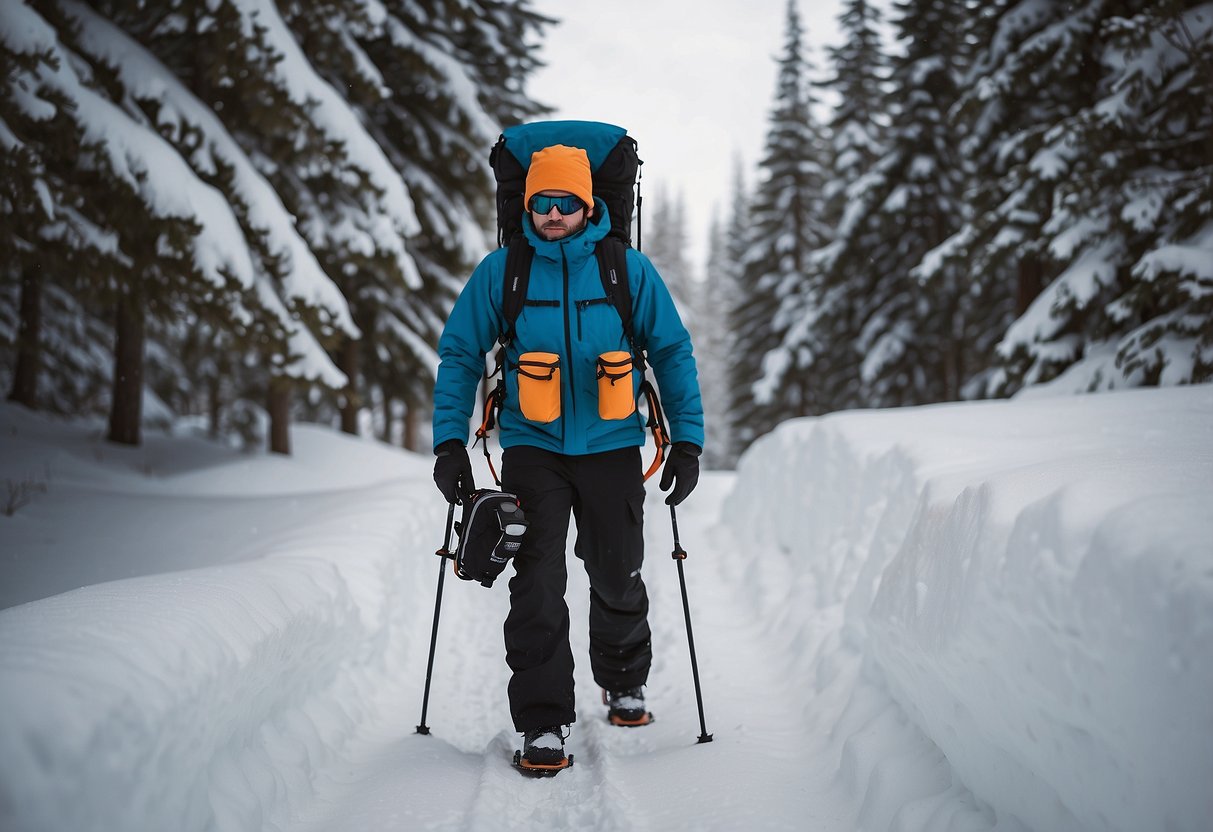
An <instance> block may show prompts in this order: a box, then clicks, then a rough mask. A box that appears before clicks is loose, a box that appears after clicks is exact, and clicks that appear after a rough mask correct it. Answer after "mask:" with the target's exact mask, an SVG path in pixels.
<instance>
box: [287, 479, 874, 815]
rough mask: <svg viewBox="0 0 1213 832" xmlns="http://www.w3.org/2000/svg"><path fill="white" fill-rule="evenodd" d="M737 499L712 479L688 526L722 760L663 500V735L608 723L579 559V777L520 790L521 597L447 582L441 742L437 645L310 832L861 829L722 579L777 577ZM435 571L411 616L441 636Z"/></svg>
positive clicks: (387, 709)
mask: <svg viewBox="0 0 1213 832" xmlns="http://www.w3.org/2000/svg"><path fill="white" fill-rule="evenodd" d="M731 483H732V478H731V477H728V476H724V475H709V476H707V477H705V479H704V482H702V483H701V486H700V488H699V489H698V490H697V491H696V492H695V495H694V496H693V497H692V498H691V499H690V500H689V501H688V502H687V503H685V504H684V506H683V507H682V509H681V511H680V514H679V531H680V536H681V540H682V544H683V547H684V548H685V549H687V551H688V553H689V557H688V560H687V561H686V562H685V570H686V575H687V591H688V596H689V598H690V602H691V608H692V623H693V625H694V633H695V637H696V648H697V653H698V657H699V663H700V674H701V682H702V686H703V690H704V699H705V705H704V707H705V712H706V716H707V725H708V731H709V732H710V733H713V734H714V736H715V740H714V741H713V742H712V743H706V744H699V743H697V739H698V736H699V722H698V711H697V708H696V703H695V695H694V686H693V681H692V674H691V668H690V660H689V653H688V649H687V639H686V626H685V622H684V616H683V611H682V601H681V594H680V590H679V585H678V577H677V566H676V564H675V563H674V561H673V560H672V558H671V557H670V551H671V550H672V536H671V529H670V522H669V512H668V509H667V508H666V506H665V505H664V504H663V503H662V502H661V498H662V497H663V496H664V495H662V494H660V493H659V492H658V491H657V489H656V488H652V487H650V495H649V500H648V503H647V505H646V513H647V516H646V547H647V548H646V563H645V568H644V574H645V581H646V584H647V585H648V589H649V595H650V602H651V610H652V611H651V626H652V629H653V644H654V665H653V672H652V675H651V677H650V680H649V686H648V701H649V705H650V708H651V709H652V710H653V711H654V713H655V715H656V721H655V722H654V723H653V724H652V725H649V726H646V727H644V728H637V729H624V728H618V727H615V726H612V725H610V724H608V723H607V722H606V719H605V715H606V709H605V707H604V706H603V705H602V702H601V698H600V692H599V689H598V687H597V686H596V685H595V684H594V682H593V679H592V678H591V676H590V673H589V667H588V665H589V662H588V659H587V658H586V657H587V656H588V653H587V650H588V644H587V633H586V626H585V621H586V616H587V615H588V591H589V586H588V582H587V581H586V578H585V573H584V570H582V569H581V566H580V562H579V561H577V560H576V559H575V558H574V557H573V556H572V555H570V556H569V589H568V592H567V598H568V600H569V607H570V615H571V619H572V639H573V651H574V657H575V659H576V660H577V671H576V682H577V712H578V721H577V723H576V724H575V725H574V726H573V730H572V734H571V736H570V738H569V740H568V742H567V744H566V748H567V750H568V751H569V752H570V753H572V754H573V755H574V758H575V764H574V766H573V767H572V768H571V769H569V770H567V771H565V772H562V773H561V774H560V775H558V776H556V777H554V778H550V779H539V780H536V779H529V778H524V777H522V776H521V775H519V774H518V773H517V772H516V771H514V769H513V768H512V767H511V766H510V764H509V763H510V759H511V757H512V755H513V753H514V750H515V749H516V748H518V747H520V745H519V744H520V737H519V736H518V735H517V734H516V733H514V732H513V730H512V727H511V722H510V717H509V708H508V704H507V702H506V699H505V691H506V683H507V681H508V678H509V675H508V670H507V668H506V667H505V662H504V654H503V650H504V648H503V645H502V639H501V624H502V622H503V621H504V619H505V615H506V612H507V610H508V606H509V605H508V592H507V590H506V587H505V586H504V582H503V581H498V583H497V584H496V585H495V586H494V587H493V588H491V589H485V588H483V587H481V586H479V585H478V584H474V583H464V582H461V581H458V580H452V579H451V578H450V575H449V571H448V577H447V580H446V581H445V589H444V594H443V606H442V620H441V624H440V627H439V636H438V656H437V659H436V660H435V668H434V681H433V688H432V692H431V699H430V708H429V713H428V717H427V720H426V721H427V723H428V724H429V726H430V728H431V730H432V732H433V733H432V734H431V735H430V736H421V735H418V734H417V733H415V726H416V725H417V722H418V716H419V714H420V709H421V697H422V684H423V679H424V673H425V658H426V656H425V650H424V647H425V646H426V645H425V643H424V642H425V640H424V639H415V640H414V646H415V648H423V649H415V650H414V651H413V656H412V659H413V661H412V664H413V671H414V672H413V674H412V675H411V677H410V678H409V679H406V680H401V682H402V684H401V686H400V689H399V690H398V691H393V692H391V693H387V692H383V693H381V694H380V696H379V710H380V712H381V713H380V714H379V719H378V720H377V721H376V723H375V724H374V725H373V726H372V727H370V728H368V730H366V731H364V732H363V733H362V735H361V736H360V738H359V741H358V742H357V749H356V750H355V751H353V752H351V754H350V759H349V762H348V763H347V764H346V765H344V766H342V767H340V768H339V769H338V770H335V771H331V772H327V774H328V776H329V777H330V778H331V779H330V780H329V781H328V782H327V783H325V784H323V785H322V786H321V787H320V794H319V796H318V798H317V799H316V801H315V803H314V805H313V806H312V807H310V808H309V809H308V811H307V812H306V815H307V820H306V822H304V823H302V824H300V825H299V826H298V827H295V828H297V829H299V830H308V832H321V830H331V829H337V828H358V829H387V828H399V829H450V830H455V829H473V830H500V829H527V830H533V829H536V828H540V829H595V830H635V829H671V828H695V829H722V830H725V829H744V828H753V825H754V824H755V823H758V824H759V825H760V826H761V827H762V828H764V829H806V828H812V829H815V830H833V829H838V830H843V829H850V828H853V826H850V825H848V824H847V823H844V822H842V820H841V818H844V817H846V816H847V811H846V809H845V807H843V806H839V805H837V798H836V797H833V796H831V794H830V793H829V787H830V784H831V782H832V779H833V774H834V772H833V771H832V770H831V766H830V765H829V764H828V763H827V762H825V761H824V760H823V758H822V756H821V754H820V744H819V743H815V742H814V741H813V738H812V736H811V735H810V733H809V728H808V725H807V723H806V721H805V719H804V696H803V694H798V693H797V692H796V691H795V690H791V689H789V688H788V686H787V677H786V674H785V673H782V672H781V671H782V670H783V669H784V668H785V667H786V664H787V657H786V656H781V655H778V654H777V653H776V652H774V651H772V649H771V648H770V647H769V646H768V645H767V644H766V642H765V640H764V637H763V632H762V630H761V628H760V627H759V626H758V625H757V623H756V622H757V619H756V612H757V611H756V610H754V609H752V608H749V607H748V606H747V605H746V604H745V603H744V602H743V599H742V597H741V596H740V595H739V594H738V593H737V592H735V591H732V590H731V589H730V586H731V582H730V581H729V580H728V579H727V578H726V577H725V575H724V573H723V571H722V570H721V568H720V566H721V561H722V560H726V559H733V560H739V561H744V562H747V563H748V564H749V566H750V567H751V568H756V569H757V568H761V557H762V553H761V552H758V551H755V550H754V548H753V547H752V546H751V545H746V544H745V543H744V542H739V541H734V540H731V539H729V536H728V535H727V533H725V532H723V531H722V530H721V529H720V528H717V526H718V522H717V520H718V517H719V515H720V512H721V510H722V507H723V506H722V504H723V501H724V498H725V496H726V493H727V491H728V490H729V488H730V487H731ZM437 502H439V503H440V500H439V501H437ZM427 528H432V529H434V532H433V534H432V535H431V538H430V539H427V540H425V541H424V543H425V544H430V543H432V544H435V545H429V546H426V545H423V543H422V542H419V544H418V547H417V552H415V553H410V556H413V555H415V556H416V557H418V558H425V557H426V556H427V554H428V552H430V551H432V550H433V549H435V548H437V546H436V543H437V542H440V538H441V528H442V517H441V514H440V513H437V512H433V513H430V514H429V517H428V523H427ZM572 533H573V531H572V530H571V531H570V548H571V541H572ZM429 558H430V560H432V561H435V562H436V560H437V559H436V558H434V557H433V556H432V555H430V556H429ZM426 566H427V567H429V568H427V569H426V574H428V575H430V576H431V577H432V579H433V580H432V581H430V583H429V586H428V587H421V588H419V589H418V592H417V595H416V598H415V599H413V600H415V601H416V602H417V603H416V610H415V612H416V614H415V615H414V616H413V618H414V625H413V626H414V627H415V630H416V632H418V633H420V632H422V631H425V632H426V633H427V634H428V631H429V625H430V615H431V613H432V604H433V595H434V590H435V588H436V584H437V566H436V563H435V564H430V563H429V562H428V561H427V562H426ZM508 574H509V573H508V572H507V575H506V576H503V578H504V577H508ZM427 593H428V594H427Z"/></svg>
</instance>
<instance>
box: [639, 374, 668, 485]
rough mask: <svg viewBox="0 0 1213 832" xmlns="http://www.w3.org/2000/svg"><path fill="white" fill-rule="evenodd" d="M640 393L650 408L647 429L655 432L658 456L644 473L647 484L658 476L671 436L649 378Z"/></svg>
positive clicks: (659, 401) (654, 438)
mask: <svg viewBox="0 0 1213 832" xmlns="http://www.w3.org/2000/svg"><path fill="white" fill-rule="evenodd" d="M640 392H641V393H643V394H644V398H645V401H646V402H647V403H648V406H649V420H648V422H647V423H646V424H645V427H647V428H648V429H649V430H651V431H652V432H653V442H654V444H655V445H657V455H656V456H654V457H653V462H652V464H650V465H649V470H647V471H645V472H644V479H645V482H648V479H649V477H651V476H653V475H654V474H656V473H657V471H658V470H659V469H660V468H661V463H662V461H663V460H664V459H665V449H666V448H668V447H669V446H670V435H669V433H668V432H667V431H666V427H665V414H664V413H662V411H661V400H660V399H658V398H657V390H656V389H655V388H654V387H653V385H652V384H651V383H650V382H649V380H648V379H647V378H646V379H645V380H644V381H642V382H640Z"/></svg>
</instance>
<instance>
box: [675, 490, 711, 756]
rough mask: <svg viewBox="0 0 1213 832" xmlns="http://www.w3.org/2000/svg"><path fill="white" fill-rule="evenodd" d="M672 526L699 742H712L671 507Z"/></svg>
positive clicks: (681, 551)
mask: <svg viewBox="0 0 1213 832" xmlns="http://www.w3.org/2000/svg"><path fill="white" fill-rule="evenodd" d="M670 525H671V526H672V527H673V529H674V551H673V552H672V553H671V555H670V557H672V558H674V560H675V561H677V562H678V583H679V584H680V585H681V586H682V612H683V614H684V615H685V616H686V620H687V646H688V647H690V648H691V675H692V676H694V677H695V703H696V704H697V705H698V706H699V742H701V743H703V742H711V741H712V735H711V734H709V733H708V726H707V723H706V722H705V721H704V718H703V692H702V691H701V690H700V689H699V662H698V661H696V660H695V634H694V633H693V632H691V604H690V602H689V601H688V600H687V579H686V574H685V573H684V572H683V569H682V562H683V561H684V560H686V559H687V552H686V549H683V548H682V544H681V543H679V542H678V514H677V513H676V512H675V511H674V506H670Z"/></svg>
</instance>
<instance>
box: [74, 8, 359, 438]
mask: <svg viewBox="0 0 1213 832" xmlns="http://www.w3.org/2000/svg"><path fill="white" fill-rule="evenodd" d="M54 5H55V6H56V7H58V8H60V9H62V11H63V13H64V15H65V17H66V18H68V19H69V20H70V25H71V27H72V29H73V31H74V32H77V34H76V35H74V36H73V40H74V42H75V45H76V47H75V48H76V49H77V50H78V51H80V52H81V53H82V54H85V55H87V56H88V57H89V59H90V60H92V61H93V62H94V63H96V64H98V65H103V66H106V67H108V68H110V70H111V71H112V73H113V80H114V83H116V84H120V85H121V87H122V88H123V89H124V90H125V92H124V96H125V99H124V100H126V101H127V102H128V104H127V106H128V107H129V108H130V109H131V111H132V113H133V114H134V115H135V116H136V117H137V118H140V119H141V120H143V121H145V122H147V123H148V124H149V125H151V126H153V127H154V129H155V130H156V131H157V132H158V133H159V134H160V135H162V136H163V137H164V139H165V140H166V141H168V142H169V143H171V144H172V145H173V147H174V148H175V149H176V150H177V152H178V153H180V154H181V157H182V158H183V159H184V160H185V161H186V162H187V163H188V165H189V167H190V170H191V173H192V174H193V175H194V176H197V177H198V178H200V179H201V180H203V181H204V182H205V183H206V184H207V185H209V186H211V187H213V188H215V189H218V191H219V192H221V193H222V196H223V198H224V199H225V200H226V206H225V207H226V209H227V213H234V214H235V218H236V219H237V221H238V222H239V225H240V229H241V231H242V234H240V235H238V236H237V235H233V236H232V237H231V239H230V240H229V245H232V244H233V243H235V244H236V245H237V246H240V247H242V248H243V251H242V252H241V254H242V259H243V260H244V261H245V263H246V265H247V267H248V270H249V272H250V274H249V275H248V276H247V279H246V280H245V281H243V292H242V294H243V297H242V298H241V299H240V302H239V303H238V304H237V305H235V306H233V305H232V304H231V303H228V304H215V303H213V302H212V299H211V298H210V297H207V296H206V295H203V296H202V297H200V298H199V299H198V302H196V303H194V304H193V305H192V307H191V314H190V315H189V316H187V317H185V318H184V319H182V320H177V321H172V322H171V323H170V325H169V326H168V327H166V328H165V329H164V330H163V331H161V332H159V333H154V335H156V336H157V337H158V338H159V339H160V341H161V342H162V343H163V345H164V346H165V349H163V350H160V351H159V352H158V353H157V354H158V355H160V356H163V357H165V358H169V359H171V360H170V362H169V365H168V366H165V365H163V364H161V363H153V365H152V368H151V369H152V370H153V371H157V370H158V371H159V372H157V373H155V374H154V375H153V376H150V377H149V381H152V382H154V383H155V386H156V387H157V388H158V389H159V390H160V392H162V393H168V394H171V395H172V396H173V397H174V398H181V399H183V400H186V401H188V400H189V399H190V397H191V396H190V394H191V392H192V391H191V389H190V388H191V385H190V384H189V383H188V382H187V381H186V380H187V379H189V378H190V377H191V376H194V375H199V374H201V375H203V376H205V375H206V374H207V372H209V371H213V370H214V369H215V368H217V367H222V366H224V365H227V366H229V367H232V368H243V372H244V374H246V375H247V376H251V378H250V379H249V381H248V382H247V383H248V384H251V385H252V386H254V387H256V388H259V390H260V391H261V395H262V396H264V395H265V393H264V391H265V390H266V389H267V388H269V389H270V401H271V403H274V404H276V407H271V408H270V411H271V431H270V435H271V444H272V447H273V449H274V450H278V451H280V452H287V451H288V450H289V436H288V434H287V423H288V421H289V414H288V413H287V412H286V411H285V408H284V407H283V405H284V399H283V395H284V393H285V392H287V391H288V390H289V389H290V387H291V386H292V384H294V383H302V384H311V383H314V382H321V383H323V384H325V385H328V386H337V387H340V386H341V385H342V384H344V381H345V378H344V376H343V374H342V373H341V372H340V371H339V370H338V369H337V368H336V367H335V366H334V365H333V363H332V361H331V360H330V359H329V357H328V355H327V354H326V353H325V350H324V348H323V346H322V343H321V342H323V343H331V342H332V341H333V340H335V339H336V337H337V335H338V333H342V332H344V333H347V334H349V333H356V332H357V329H356V327H355V326H354V324H353V320H352V318H351V316H350V314H349V310H348V307H347V305H346V303H345V300H344V299H343V298H342V296H341V294H340V293H339V292H338V291H337V289H336V287H335V286H334V285H333V283H332V281H331V279H330V278H329V277H328V275H327V274H326V273H325V272H324V270H323V269H322V268H321V267H320V264H319V263H317V261H316V258H315V257H314V255H313V254H312V251H311V250H310V249H309V247H308V245H307V243H306V242H304V240H303V239H302V238H301V237H300V236H299V234H298V232H297V231H296V229H295V227H294V217H293V216H292V215H291V213H289V212H288V211H287V209H286V208H285V206H284V205H283V204H282V200H281V198H280V196H279V193H278V192H277V191H276V190H275V188H274V187H273V186H272V185H271V184H270V182H269V181H268V180H267V179H266V177H265V176H264V175H263V174H262V172H261V171H259V170H258V168H257V166H256V165H254V163H253V161H252V160H251V159H250V157H249V156H248V155H247V154H246V152H245V150H244V148H242V147H241V145H240V144H239V143H238V141H237V140H236V138H235V136H234V135H233V133H232V131H229V130H228V129H227V127H226V125H225V124H224V122H223V121H221V120H220V119H219V118H217V117H216V112H217V111H218V110H221V109H222V105H223V103H224V102H223V97H222V93H217V92H216V91H217V90H226V89H230V88H233V87H236V86H240V85H236V84H233V83H232V82H231V79H232V78H233V77H238V78H241V79H243V81H244V84H245V85H255V84H257V83H259V81H260V80H262V79H263V77H264V76H265V75H266V74H267V73H269V72H270V69H269V64H270V63H272V62H273V61H274V60H277V59H275V58H273V57H272V56H269V55H268V54H267V53H269V52H270V50H269V49H263V51H262V53H260V55H261V57H262V63H261V64H260V65H258V64H257V63H256V61H257V58H258V54H259V53H257V52H255V51H254V50H243V51H242V52H241V53H240V58H241V59H242V60H244V61H245V63H244V64H237V65H235V66H232V65H227V64H224V63H223V61H222V60H220V61H219V62H218V63H217V64H208V63H207V60H208V58H207V57H203V56H210V57H215V56H218V57H220V58H221V59H226V58H231V57H232V54H231V53H225V52H224V51H223V48H228V49H231V47H232V44H231V43H230V42H227V41H225V40H223V39H222V38H221V39H220V40H219V41H218V42H217V43H216V44H214V45H215V46H216V48H215V50H214V51H213V52H208V50H206V49H203V48H197V47H194V48H177V47H182V46H183V45H185V46H189V45H190V44H191V40H190V39H191V37H192V36H193V35H197V34H198V33H199V32H206V31H208V30H209V29H208V27H210V26H211V24H212V23H215V22H216V21H217V20H221V21H223V22H224V23H225V24H226V25H227V26H228V33H229V34H231V33H232V32H236V31H239V30H240V26H241V17H240V10H239V9H235V8H230V7H225V6H216V9H215V11H216V17H214V18H212V17H210V16H209V10H208V9H205V8H202V7H201V6H200V5H199V4H196V3H194V4H191V3H188V2H179V3H175V4H172V5H171V6H170V7H168V8H159V9H157V10H155V12H154V13H150V14H149V13H147V12H148V10H146V9H144V8H143V7H142V6H140V5H138V4H131V3H126V2H112V3H98V4H94V5H95V7H96V8H98V9H100V10H101V11H102V12H105V13H106V14H108V15H110V16H111V18H112V22H111V21H110V20H106V19H104V18H103V17H101V16H100V15H98V14H97V13H96V12H94V11H92V10H89V9H87V8H85V7H84V6H82V5H80V4H76V3H73V2H68V0H64V2H59V3H55V4H54ZM260 19H262V20H265V21H267V22H269V23H271V24H272V22H273V21H272V20H270V19H269V18H268V16H262V17H261V18H260ZM115 24H121V25H123V26H125V27H126V29H127V31H123V30H122V29H121V28H119V26H117V25H115ZM191 27H192V28H191ZM271 28H272V27H271ZM216 29H220V30H222V29H223V25H216ZM269 31H270V29H265V28H263V29H262V30H258V31H257V33H256V37H261V38H262V39H264V38H265V37H267V36H268V32H269ZM128 32H129V34H128ZM130 35H134V36H136V37H142V38H144V39H145V40H146V43H144V44H140V43H138V42H136V41H135V40H133V39H132V37H130ZM219 43H222V46H220V45H219ZM156 50H158V51H159V53H160V54H157V53H156ZM161 55H162V56H163V58H164V59H163V60H162V59H161ZM250 65H251V68H253V69H259V70H261V74H257V73H256V72H250V71H248V70H249V69H250ZM229 73H230V75H229ZM267 100H270V101H273V100H274V99H272V98H270V99H267ZM298 109H299V108H296V113H295V115H296V116H297V115H298ZM288 118H289V116H288ZM157 173H158V172H157ZM199 221H200V222H202V223H204V224H205V223H206V222H208V221H209V217H207V216H205V215H202V214H200V215H199ZM202 333H210V334H211V336H212V339H211V343H210V344H209V345H208V346H210V347H211V349H210V350H203V351H202V352H201V353H200V355H201V356H202V367H203V368H204V369H203V371H202V372H201V373H198V372H196V371H197V370H198V369H199V368H197V367H191V366H188V365H184V364H181V366H180V369H179V368H178V366H177V365H178V364H179V362H181V361H182V360H183V359H184V358H185V357H186V356H189V355H190V354H191V350H187V349H182V347H183V346H184V344H185V342H186V341H194V340H196V339H197V337H198V336H199V335H200V334H202ZM238 350H249V351H252V352H253V353H254V355H255V356H256V357H255V359H254V360H250V361H234V362H217V361H214V360H212V356H213V354H214V352H216V351H221V352H230V351H238ZM271 377H272V378H278V379H279V381H278V382H277V383H276V384H272V385H271V384H270V383H269V378H271ZM292 380H293V381H292ZM207 386H208V387H209V389H210V390H211V392H214V391H215V390H216V389H217V387H218V385H217V384H216V383H215V382H214V381H213V380H211V381H209V383H208V385H207ZM258 398H260V396H259V397H258ZM211 411H212V417H213V416H214V413H215V408H214V407H213V406H212V408H211Z"/></svg>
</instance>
